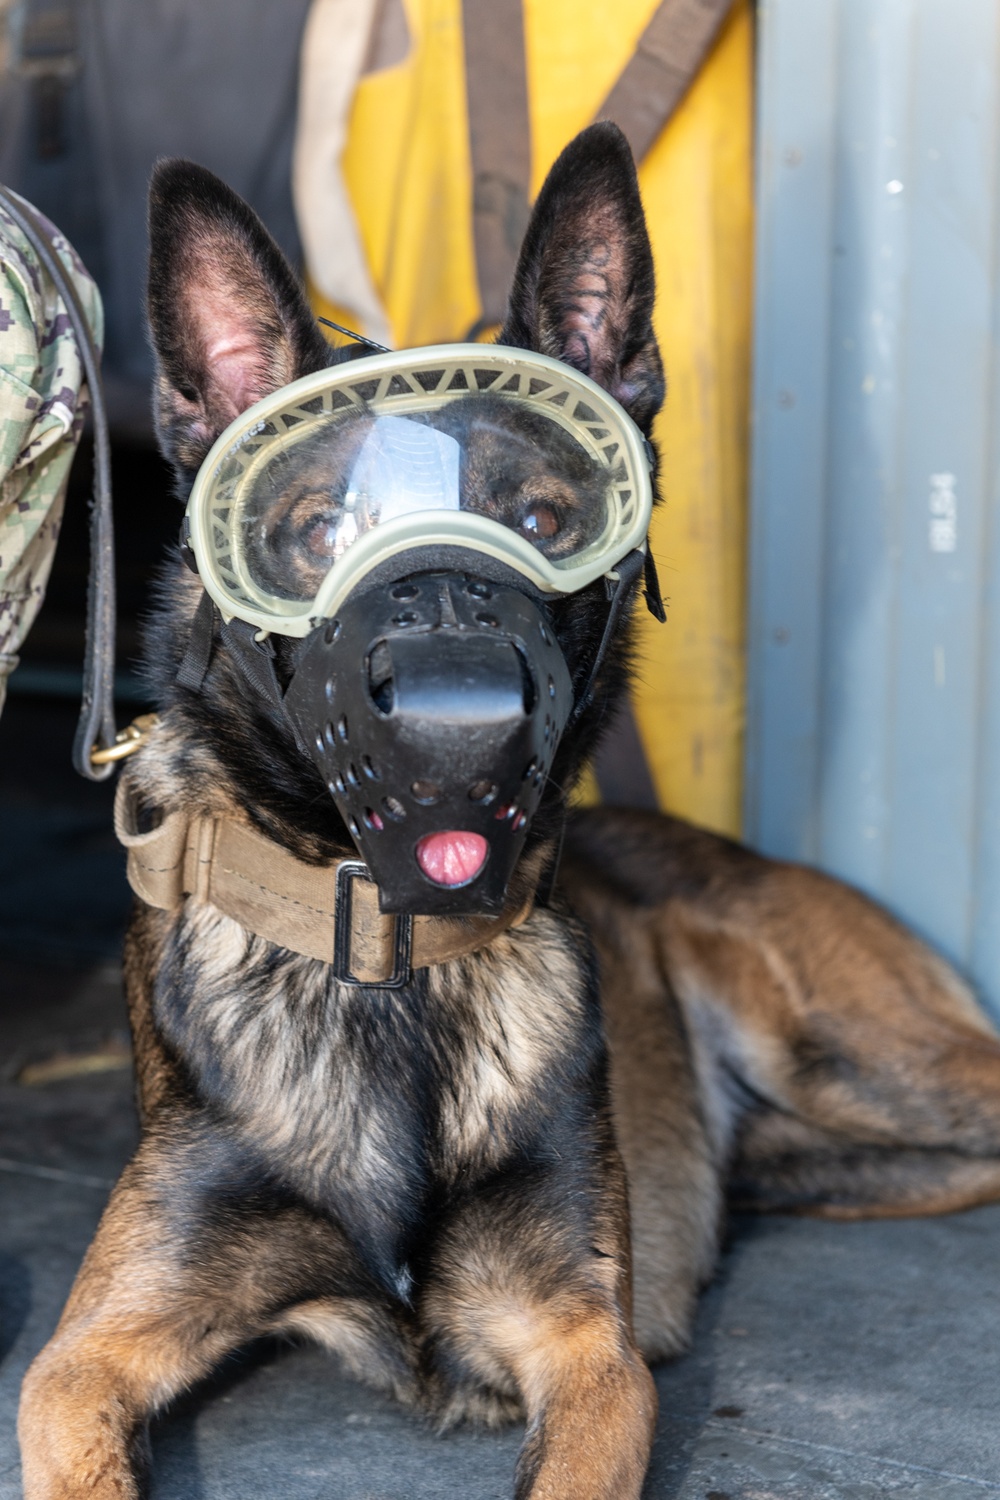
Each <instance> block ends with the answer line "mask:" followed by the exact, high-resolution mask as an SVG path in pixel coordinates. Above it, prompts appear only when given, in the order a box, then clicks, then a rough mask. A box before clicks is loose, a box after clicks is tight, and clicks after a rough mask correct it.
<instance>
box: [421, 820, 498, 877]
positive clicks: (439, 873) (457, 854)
mask: <svg viewBox="0 0 1000 1500" xmlns="http://www.w3.org/2000/svg"><path fill="white" fill-rule="evenodd" d="M485 863H486V840H485V839H484V838H483V836H482V834H481V833H462V832H461V831H460V830H454V829H453V830H451V831H450V832H449V833H429V834H428V835H427V837H426V838H422V839H421V840H420V843H419V844H418V845H417V864H418V865H419V866H420V868H421V869H422V870H423V872H424V874H425V875H426V876H427V878H428V880H433V881H434V883H435V885H465V883H466V881H467V880H471V879H472V877H473V876H474V875H478V874H479V872H480V870H481V869H482V868H483V865H484V864H485Z"/></svg>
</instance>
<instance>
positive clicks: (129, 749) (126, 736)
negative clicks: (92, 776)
mask: <svg viewBox="0 0 1000 1500" xmlns="http://www.w3.org/2000/svg"><path fill="white" fill-rule="evenodd" d="M159 722H160V716H159V714H140V715H139V717H138V718H137V719H133V720H132V722H131V724H130V725H129V726H128V728H127V729H119V731H118V733H117V734H116V735H115V742H114V744H113V745H108V747H107V749H105V750H99V749H97V747H96V746H95V747H94V749H92V750H91V752H90V763H91V765H92V766H106V765H108V764H109V762H111V761H115V760H125V759H126V758H127V757H128V756H129V755H134V754H135V752H136V750H141V749H142V747H143V745H144V744H145V743H146V741H147V740H148V739H149V736H150V735H151V734H152V732H153V730H154V729H155V728H156V726H157V724H158V723H159Z"/></svg>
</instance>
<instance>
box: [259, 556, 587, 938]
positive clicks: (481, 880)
mask: <svg viewBox="0 0 1000 1500" xmlns="http://www.w3.org/2000/svg"><path fill="white" fill-rule="evenodd" d="M572 706H573V692H572V685H571V682H570V677H569V672H568V670H567V668H566V663H565V661H564V659H563V656H562V652H561V651H560V649H559V647H558V645H557V644H556V642H555V639H554V637H553V634H552V632H551V630H550V629H549V627H548V625H547V624H546V622H545V619H544V618H543V616H542V613H541V611H540V609H539V608H538V606H537V605H536V604H535V603H534V602H533V601H532V600H531V599H530V598H528V597H527V596H526V595H525V594H523V593H522V592H520V591H519V590H517V589H513V588H508V587H505V586H503V585H500V584H497V583H494V582H488V581H486V580H484V579H477V578H469V577H467V576H464V575H456V574H454V573H425V574H418V575H416V576H413V577H410V578H405V579H404V580H403V581H402V582H398V581H397V582H394V583H390V584H386V585H384V586H382V587H376V588H372V589H370V590H368V591H366V592H362V593H358V594H354V595H351V596H350V597H349V598H348V599H346V600H345V601H344V603H343V605H342V606H341V608H340V610H339V612H338V614H337V617H336V619H333V620H329V621H327V622H326V623H325V624H324V625H323V626H320V627H319V628H317V629H316V630H315V631H314V632H313V635H312V636H311V637H310V639H309V641H308V643H307V646H306V649H305V651H304V653H303V656H302V659H301V661H300V663H299V665H298V667H297V668H296V671H295V674H294V676H293V678H292V681H291V684H290V685H289V688H288V692H287V694H286V696H285V707H286V709H287V711H288V712H289V714H290V715H291V717H292V719H293V720H294V722H295V724H296V727H297V730H298V732H299V735H300V738H301V740H302V742H303V743H304V744H307V745H308V746H309V747H310V749H311V752H312V755H313V757H314V759H315V761H316V764H317V766H318V767H319V770H320V774H321V775H322V777H323V780H324V782H325V783H326V785H327V787H328V788H329V791H330V793H331V795H332V797H333V799H334V801H335V802H336V804H337V807H338V808H339V810H340V812H341V814H342V816H343V818H344V820H345V822H346V823H347V826H348V828H349V830H350V832H351V836H352V837H353V839H354V841H355V843H356V844H357V846H358V849H359V851H360V853H361V856H362V858H363V859H364V860H365V863H366V864H367V865H368V868H369V869H370V871H371V874H372V876H373V878H374V879H375V881H376V882H377V884H378V886H379V891H380V900H381V907H382V910H383V911H386V912H411V913H429V914H434V913H446V914H448V915H460V914H463V913H479V912H482V913H496V912H499V911H501V910H502V908H503V903H504V896H505V891H506V887H507V882H508V880H509V879H510V876H511V873H512V871H513V869H514V866H515V864H516V862H517V859H518V857H519V855H520V853H521V850H522V848H523V846H524V841H525V838H526V836H527V832H528V826H529V824H530V822H531V818H532V817H533V815H534V813H535V811H536V810H537V807H538V803H539V801H540V799H541V796H542V791H543V788H544V786H545V782H546V778H547V776H548V773H549V771H550V770H551V767H552V760H553V756H554V754H555V750H556V746H557V745H558V742H559V738H560V735H561V734H562V731H563V729H564V727H565V725H566V722H567V720H568V718H569V715H570V712H571V710H572ZM461 834H467V835H471V836H472V837H471V839H469V840H466V844H467V845H468V846H469V847H472V848H481V847H482V845H481V844H480V843H479V841H480V840H482V841H484V843H485V858H484V859H483V860H482V862H481V864H479V866H478V868H477V869H476V872H475V873H474V874H473V875H472V876H471V877H470V878H468V879H466V880H463V881H461V882H460V883H457V884H456V883H454V882H453V881H451V882H448V883H442V882H441V881H440V880H438V879H435V878H433V877H432V875H431V874H429V873H428V869H429V868H433V862H432V861H430V860H428V858H427V857H426V851H427V849H428V848H434V847H436V843H442V842H443V843H444V845H445V846H446V847H447V845H448V839H447V838H445V839H443V840H441V839H440V838H438V837H437V836H441V835H451V836H456V835H461ZM435 841H436V842H435ZM460 842H461V841H460V840H459V839H457V838H454V837H453V838H452V843H454V844H455V845H456V846H457V845H458V844H460ZM422 851H423V853H422Z"/></svg>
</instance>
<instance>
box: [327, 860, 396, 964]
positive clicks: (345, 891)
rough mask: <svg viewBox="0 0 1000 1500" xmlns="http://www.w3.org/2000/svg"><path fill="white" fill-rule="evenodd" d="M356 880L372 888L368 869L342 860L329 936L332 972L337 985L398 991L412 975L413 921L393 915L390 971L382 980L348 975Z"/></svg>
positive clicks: (361, 864)
mask: <svg viewBox="0 0 1000 1500" xmlns="http://www.w3.org/2000/svg"><path fill="white" fill-rule="evenodd" d="M356 880H361V881H364V882H365V884H366V885H371V886H374V884H375V882H374V880H372V877H371V875H370V874H369V871H368V866H367V865H366V864H365V863H364V861H363V860H360V859H345V860H342V861H341V863H340V864H339V865H338V866H337V886H336V906H335V911H334V932H333V972H334V976H335V978H336V979H337V980H338V981H339V982H340V983H341V984H353V985H357V986H359V987H361V988H365V989H379V990H399V989H402V988H403V987H404V985H407V984H409V982H410V979H411V977H412V973H413V965H412V954H413V918H412V917H410V916H406V915H396V916H394V917H392V918H391V920H392V923H393V940H392V951H393V967H392V972H391V973H390V974H389V976H388V978H386V979H376V980H372V979H360V978H359V977H358V976H357V974H355V973H354V972H353V971H352V955H351V949H352V941H351V939H352V937H353V933H354V919H353V906H354V902H353V899H352V897H353V890H354V882H355V881H356Z"/></svg>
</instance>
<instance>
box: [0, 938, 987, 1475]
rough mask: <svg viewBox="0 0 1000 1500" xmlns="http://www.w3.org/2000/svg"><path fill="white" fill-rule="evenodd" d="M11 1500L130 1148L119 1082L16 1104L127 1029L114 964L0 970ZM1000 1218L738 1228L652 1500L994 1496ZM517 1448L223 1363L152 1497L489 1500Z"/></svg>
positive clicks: (314, 1363) (2, 1440)
mask: <svg viewBox="0 0 1000 1500" xmlns="http://www.w3.org/2000/svg"><path fill="white" fill-rule="evenodd" d="M0 993H2V995H3V997H4V1001H5V1003H4V1006H3V1016H4V1021H3V1024H2V1026H0V1057H3V1058H5V1059H6V1072H7V1076H8V1081H6V1082H4V1083H2V1084H0V1143H2V1149H0V1204H2V1208H0V1500H8V1497H14V1496H16V1495H17V1494H18V1493H19V1486H18V1471H17V1454H16V1447H15V1442H14V1434H13V1424H14V1412H15V1406H16V1399H17V1388H18V1384H19V1381H20V1377H21V1374H22V1373H23V1370H24V1368H25V1366H26V1364H27V1362H28V1361H29V1360H30V1358H31V1356H32V1355H33V1354H34V1352H35V1351H36V1350H37V1349H38V1348H39V1347H40V1345H41V1344H42V1342H43V1341H44V1340H45V1338H46V1337H47V1335H48V1334H49V1333H50V1331H51V1330H52V1327H53V1325H54V1323H55V1321H56V1318H57V1316H58V1313H59V1309H60V1306H61V1303H62V1301H63V1298H64V1296H65V1294H66V1291H67V1289H68V1287H69V1285H70V1282H71V1280H72V1277H73V1274H74V1271H75V1269H76V1266H77V1264H78V1262H79V1260H80V1257H81V1255H82V1253H83V1250H84V1248H85V1246H86V1244H87V1241H88V1239H89V1236H90V1234H91V1233H92V1231H93V1228H94V1226H95V1224H96V1222H97V1219H98V1216H99V1214H100V1211H101V1207H102V1204H103V1202H104V1200H105V1197H106V1194H107V1185H108V1183H110V1181H111V1180H112V1179H113V1177H114V1175H115V1173H116V1171H117V1170H118V1168H119V1166H120V1165H121V1163H122V1162H123V1160H124V1159H125V1157H126V1155H127V1154H128V1152H129V1150H130V1148H131V1144H132V1142H133V1140H134V1130H135V1127H134V1122H133V1116H132V1109H131V1101H130V1081H129V1077H128V1074H127V1072H125V1071H118V1072H107V1073H101V1074H96V1075H94V1076H92V1077H84V1078H77V1079H72V1080H67V1081H63V1082H57V1083H48V1084H44V1085H38V1086H32V1087H27V1086H24V1085H21V1084H17V1083H14V1082H11V1081H10V1073H11V1071H12V1069H13V1068H14V1067H15V1066H20V1064H21V1063H23V1062H24V1061H25V1060H30V1058H31V1057H33V1056H36V1055H41V1054H42V1053H47V1052H51V1051H52V1050H54V1049H58V1048H60V1047H65V1046H68V1047H69V1048H71V1049H75V1050H77V1051H79V1050H80V1049H81V1048H86V1047H90V1046H93V1045H96V1043H97V1042H98V1041H100V1039H101V1038H103V1037H104V1036H107V1035H108V1034H110V1033H113V1032H114V1031H115V1029H116V1028H117V1027H119V1026H120V1025H121V1021H122V1016H121V1002H120V998H119V994H118V978H117V971H116V968H115V966H114V965H113V964H107V963H106V964H104V965H101V966H98V967H97V968H91V969H89V970H87V969H83V970H82V971H79V972H78V971H74V970H72V969H67V968H61V969H60V968H55V967H51V968H50V967H44V966H41V965H38V964H27V963H23V962H22V963H11V962H4V963H0ZM998 1345H1000V1208H997V1209H984V1210H979V1211H977V1212H975V1213H970V1214H965V1215H959V1216H955V1217H951V1218H945V1219H938V1220H927V1221H920V1220H917V1221H905V1220H904V1221H899V1222H895V1223H884V1224H877V1223H874V1224H861V1225H846V1226H845V1225H824V1224H818V1223H811V1222H809V1221H799V1220H794V1219H783V1218H774V1219H761V1220H747V1221H744V1222H741V1223H739V1224H738V1225H737V1226H735V1228H734V1231H733V1234H732V1240H731V1244H730V1247H729V1249H728V1250H727V1252H726V1254H725V1255H724V1257H723V1259H722V1262H721V1265H720V1271H719V1276H718V1279H717V1281H716V1284H715V1285H714V1286H713V1287H712V1288H711V1289H710V1290H709V1292H708V1293H707V1295H706V1296H705V1298H704V1301H703V1304H702V1309H701V1315H700V1318H699V1323H698V1329H697V1336H696V1339H695V1344H694V1348H693V1350H692V1352H691V1354H690V1355H689V1356H688V1357H687V1358H685V1359H683V1360H681V1361H679V1362H678V1363H677V1364H675V1365H674V1366H672V1367H670V1368H665V1369H663V1370H660V1371H659V1372H658V1373H657V1380H658V1385H659V1388H660V1397H661V1406H662V1415H661V1419H660V1426H659V1434H658V1438H657V1444H656V1451H655V1456H654V1461H653V1468H652V1472H651V1475H650V1480H649V1484H648V1487H647V1493H648V1495H649V1496H650V1497H654V1496H655V1497H657V1500H661V1497H662V1500H666V1497H677V1500H705V1497H710V1500H723V1497H728V1500H772V1497H774V1500H778V1497H781V1500H793V1497H794V1500H806V1497H808V1500H833V1497H848V1496H849V1497H852V1500H853V1497H861V1496H864V1497H874V1496H881V1495H893V1496H895V1495H898V1496H901V1497H902V1496H905V1497H908V1500H910V1497H912V1500H973V1497H975V1496H977V1495H983V1494H996V1495H1000V1420H998V1419H1000V1378H998V1376H1000V1368H998V1361H1000V1350H998ZM518 1441H519V1434H518V1433H517V1432H516V1431H512V1432H508V1433H504V1434H501V1435H499V1436H497V1435H495V1434H478V1433H474V1432H468V1431H460V1432H457V1433H453V1434H451V1435H449V1436H447V1437H443V1438H442V1437H438V1436H436V1435H435V1434H434V1433H432V1432H429V1431H428V1430H427V1429H426V1428H425V1427H423V1426H421V1425H420V1423H419V1422H417V1421H415V1420H414V1419H413V1418H412V1417H411V1416H409V1415H408V1414H407V1413H405V1412H403V1411H401V1410H400V1409H398V1408H397V1407H395V1406H394V1405H393V1404H392V1403H391V1402H389V1401H387V1400H384V1399H383V1398H381V1397H379V1396H376V1395H373V1394H372V1393H370V1392H369V1391H367V1390H365V1389H364V1388H362V1387H361V1386H358V1385H356V1384H355V1383H354V1382H353V1381H351V1380H349V1379H347V1378H346V1377H344V1376H343V1375H342V1374H341V1373H340V1371H339V1370H338V1368H337V1366H336V1364H335V1362H334V1361H332V1360H331V1359H329V1358H328V1357H327V1356H325V1355H323V1354H321V1353H320V1352H319V1351H317V1350H313V1349H279V1348H271V1347H266V1348H263V1349H256V1350H254V1351H251V1352H250V1353H249V1354H248V1355H247V1356H246V1357H244V1358H243V1359H241V1360H239V1361H234V1362H233V1363H232V1364H230V1365H229V1366H228V1367H227V1369H226V1370H225V1371H223V1372H222V1373H221V1375H220V1376H219V1378H218V1379H217V1380H216V1381H215V1382H214V1383H212V1384H211V1385H208V1386H206V1387H203V1388H201V1389H199V1390H198V1391H196V1392H194V1393H193V1394H192V1395H191V1396H190V1397H188V1398H185V1400H184V1401H182V1402H180V1403H178V1405H177V1406H176V1407H175V1408H174V1409H173V1410H172V1411H171V1412H170V1413H168V1414H167V1415H166V1416H165V1417H163V1418H162V1419H161V1420H160V1422H159V1423H158V1425H157V1428H156V1436H155V1484H154V1495H155V1496H156V1500H237V1497H239V1500H248V1497H255V1500H256V1497H260V1500H265V1497H274V1500H297V1497H300V1496H301V1497H303V1500H305V1497H329V1500H432V1497H433V1500H438V1497H444V1496H449V1497H454V1496H462V1497H465V1500H494V1497H500V1496H505V1495H508V1494H509V1493H510V1476H511V1471H512V1467H513V1462H514V1455H515V1453H516V1450H517V1445H518Z"/></svg>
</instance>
